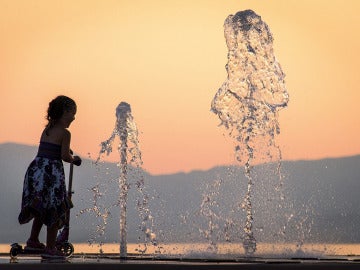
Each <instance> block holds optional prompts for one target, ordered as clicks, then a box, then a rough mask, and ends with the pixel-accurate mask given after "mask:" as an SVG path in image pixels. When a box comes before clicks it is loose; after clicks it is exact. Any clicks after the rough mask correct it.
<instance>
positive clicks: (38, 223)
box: [29, 217, 43, 243]
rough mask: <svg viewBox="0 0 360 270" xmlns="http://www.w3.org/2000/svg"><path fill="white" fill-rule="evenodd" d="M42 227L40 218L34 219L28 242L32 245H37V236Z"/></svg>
mask: <svg viewBox="0 0 360 270" xmlns="http://www.w3.org/2000/svg"><path fill="white" fill-rule="evenodd" d="M42 226H43V223H42V221H41V219H40V218H37V217H35V218H34V221H33V224H32V227H31V233H30V238H29V240H30V241H31V242H34V243H39V242H40V241H39V234H40V231H41V228H42Z"/></svg>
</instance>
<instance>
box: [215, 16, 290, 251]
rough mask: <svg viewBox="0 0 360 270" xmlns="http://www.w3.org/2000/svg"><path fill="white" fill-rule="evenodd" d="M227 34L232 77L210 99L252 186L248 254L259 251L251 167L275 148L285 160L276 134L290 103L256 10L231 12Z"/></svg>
mask: <svg viewBox="0 0 360 270" xmlns="http://www.w3.org/2000/svg"><path fill="white" fill-rule="evenodd" d="M224 34H225V39H226V44H227V47H228V62H227V64H226V70H227V73H228V77H227V80H226V81H225V82H224V83H223V84H222V86H221V87H220V89H219V90H218V91H217V93H216V95H215V97H214V99H213V100H212V104H211V110H212V112H214V113H215V114H216V115H217V116H218V117H219V119H220V121H221V124H220V125H223V126H224V127H225V128H226V130H227V132H228V134H229V136H230V137H232V138H233V139H234V140H235V144H236V145H235V156H236V159H237V161H238V162H239V163H243V164H244V169H245V176H246V179H247V181H248V185H247V192H246V195H245V198H244V201H243V203H242V208H243V209H244V210H245V212H246V222H245V226H244V229H243V230H244V233H245V236H244V237H243V247H244V250H245V254H246V255H248V256H251V255H252V254H254V253H255V251H256V239H255V236H254V233H253V226H254V224H253V223H254V219H253V209H252V200H251V198H252V188H253V185H254V182H253V177H252V166H253V164H254V162H255V161H257V162H260V161H262V160H265V161H268V159H272V158H273V154H272V151H273V150H271V148H275V153H277V158H278V160H281V151H280V148H279V147H278V146H277V145H276V143H275V136H276V135H277V134H279V133H280V128H279V123H278V111H279V110H280V109H282V108H284V107H286V106H287V103H288V101H289V95H288V93H287V91H286V88H285V81H284V77H285V74H284V73H283V71H282V69H281V67H280V64H279V63H278V62H277V60H276V58H275V56H274V53H273V47H272V45H273V36H272V34H271V32H270V29H269V27H268V25H267V24H266V23H265V22H264V21H262V20H261V17H260V16H259V15H257V14H256V13H255V12H254V11H252V10H245V11H240V12H238V13H236V14H235V15H229V16H228V17H227V18H226V20H225V23H224ZM260 145H264V146H265V148H266V149H264V147H261V146H260ZM269 149H270V150H269ZM280 178H281V176H280Z"/></svg>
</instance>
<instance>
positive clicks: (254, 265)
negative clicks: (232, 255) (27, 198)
mask: <svg viewBox="0 0 360 270" xmlns="http://www.w3.org/2000/svg"><path fill="white" fill-rule="evenodd" d="M0 269H1V270H8V269H39V270H42V269H47V270H48V269H51V270H57V269H76V270H82V269H84V270H85V269H86V270H92V269H102V270H112V269H131V270H137V269H151V270H153V269H160V270H167V269H169V270H176V269H191V270H196V269H324V270H325V269H326V270H329V269H330V270H331V269H341V270H342V269H360V257H359V256H343V257H341V256H337V257H328V258H321V259H318V258H284V259H282V258H260V257H255V258H238V259H236V260H211V259H207V260H204V259H178V258H174V259H171V258H170V259H169V258H164V259H159V258H156V259H155V258H153V257H137V256H129V257H127V258H126V259H120V257H119V256H115V255H113V256H112V255H101V256H100V255H83V254H76V255H73V256H72V257H71V258H68V259H67V260H65V261H59V260H46V261H44V260H42V259H41V257H40V256H18V257H17V259H15V260H11V258H10V256H9V255H8V254H0Z"/></svg>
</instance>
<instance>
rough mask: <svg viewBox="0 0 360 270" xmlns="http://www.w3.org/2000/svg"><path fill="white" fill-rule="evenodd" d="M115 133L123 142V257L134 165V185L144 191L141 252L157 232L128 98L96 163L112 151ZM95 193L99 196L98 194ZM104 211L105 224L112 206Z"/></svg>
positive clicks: (140, 207)
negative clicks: (149, 204)
mask: <svg viewBox="0 0 360 270" xmlns="http://www.w3.org/2000/svg"><path fill="white" fill-rule="evenodd" d="M116 137H119V139H120V143H119V145H118V152H119V154H120V162H119V164H118V166H119V169H120V177H119V188H120V194H119V197H118V201H117V203H116V206H119V207H120V258H125V257H126V256H127V224H126V219H127V217H126V215H127V197H128V192H129V190H130V186H131V185H130V182H129V179H128V171H129V169H130V167H131V169H133V170H135V174H136V175H135V178H136V183H135V186H136V189H137V191H138V192H139V193H140V195H141V196H140V198H139V199H138V200H137V210H138V212H139V216H140V218H141V224H140V225H139V227H140V229H141V230H142V231H143V233H144V234H145V244H144V245H145V247H144V248H143V250H140V249H138V251H141V252H142V253H144V252H145V251H146V249H147V248H146V245H147V242H148V240H150V241H151V243H152V244H153V245H157V243H156V235H155V234H154V233H153V231H152V229H151V227H152V224H153V217H152V216H151V213H150V210H149V208H148V196H147V195H146V194H145V193H144V176H143V174H142V173H141V172H140V171H141V165H142V159H141V151H140V148H139V140H138V130H137V127H136V124H135V121H134V119H133V116H132V114H131V108H130V105H129V104H128V103H126V102H121V103H120V104H119V105H118V106H117V108H116V124H115V128H114V130H113V132H112V134H111V136H110V138H109V139H107V140H106V141H103V142H102V143H101V150H100V153H99V157H98V158H97V160H96V162H95V164H97V163H98V162H100V160H101V157H102V155H103V154H104V153H106V154H107V155H109V154H110V153H111V152H112V144H113V141H114V139H115V138H116ZM92 191H93V192H95V194H98V193H99V188H98V186H95V187H94V188H93V189H92ZM94 196H95V197H96V196H97V195H94ZM100 196H101V194H100ZM94 204H95V206H94V208H92V209H95V210H96V211H97V212H99V211H100V210H99V207H98V206H97V205H96V200H95V201H94ZM104 212H105V217H103V218H104V226H106V218H107V217H108V216H109V209H108V208H106V207H105V211H104ZM97 215H98V216H99V215H102V216H103V214H101V213H100V212H99V213H97ZM102 230H104V228H102Z"/></svg>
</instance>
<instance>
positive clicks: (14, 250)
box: [10, 247, 19, 259]
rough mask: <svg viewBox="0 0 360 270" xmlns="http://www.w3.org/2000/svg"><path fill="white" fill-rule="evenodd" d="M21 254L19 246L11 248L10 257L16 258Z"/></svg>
mask: <svg viewBox="0 0 360 270" xmlns="http://www.w3.org/2000/svg"><path fill="white" fill-rule="evenodd" d="M18 254H19V248H18V247H12V248H11V249H10V257H11V258H12V259H14V258H16V256H17V255H18Z"/></svg>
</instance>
